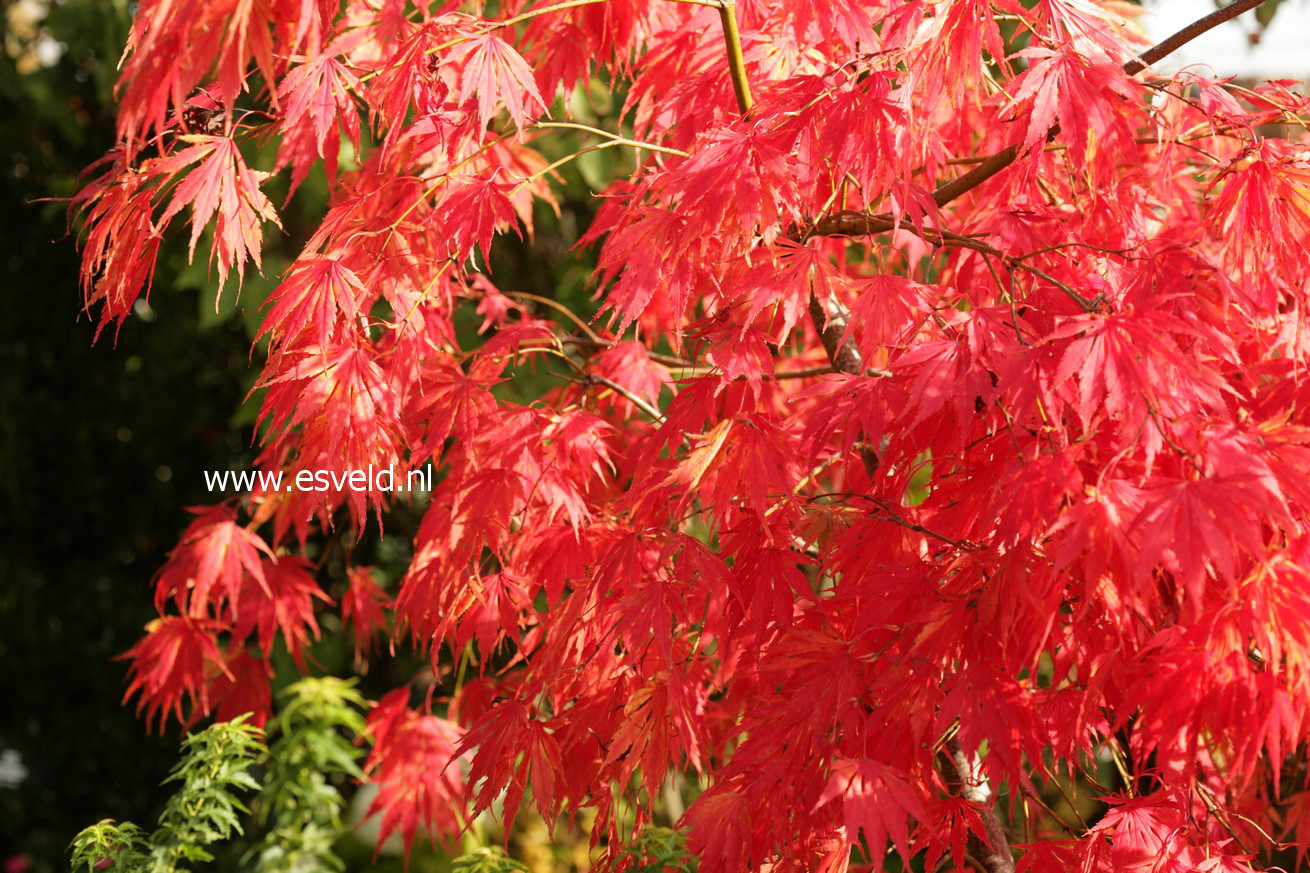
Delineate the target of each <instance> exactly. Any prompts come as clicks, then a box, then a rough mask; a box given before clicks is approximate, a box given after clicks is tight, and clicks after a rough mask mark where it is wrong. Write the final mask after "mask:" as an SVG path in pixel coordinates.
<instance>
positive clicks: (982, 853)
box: [946, 734, 1014, 873]
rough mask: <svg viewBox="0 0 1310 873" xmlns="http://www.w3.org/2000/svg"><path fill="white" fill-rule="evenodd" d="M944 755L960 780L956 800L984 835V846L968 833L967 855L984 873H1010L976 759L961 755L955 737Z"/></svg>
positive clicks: (1010, 858) (988, 788)
mask: <svg viewBox="0 0 1310 873" xmlns="http://www.w3.org/2000/svg"><path fill="white" fill-rule="evenodd" d="M946 754H947V756H949V757H950V759H951V766H952V767H953V768H954V770H955V773H956V776H957V777H958V778H959V780H960V783H959V784H960V789H959V795H960V797H962V798H964V799H965V800H967V801H969V803H971V804H973V805H974V806H975V807H976V808H977V810H978V815H979V816H980V817H981V818H982V824H983V830H984V831H986V832H987V843H984V842H983V841H982V840H981V839H979V838H978V835H977V834H975V833H974V832H973V831H972V830H970V831H969V838H968V850H967V851H968V853H969V855H971V856H973V857H974V858H977V859H978V860H979V861H980V862H981V864H982V866H983V869H984V870H986V871H987V873H1014V855H1013V854H1012V853H1011V852H1010V841H1009V839H1008V838H1007V837H1006V835H1005V826H1004V825H1002V824H1001V818H1000V816H998V815H997V814H996V810H995V808H994V807H993V806H992V789H991V786H990V785H988V784H987V777H985V776H983V775H982V773H981V772H979V769H978V759H977V756H976V755H974V756H970V755H968V754H966V753H965V751H964V749H963V747H961V746H960V738H959V735H958V734H956V735H954V736H952V737H951V738H950V739H948V740H947V741H946ZM988 844H990V845H988Z"/></svg>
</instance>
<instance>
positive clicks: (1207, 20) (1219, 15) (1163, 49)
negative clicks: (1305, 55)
mask: <svg viewBox="0 0 1310 873" xmlns="http://www.w3.org/2000/svg"><path fill="white" fill-rule="evenodd" d="M1264 2H1266V0H1237V2H1236V3H1233V4H1232V5H1230V6H1225V7H1224V8H1223V9H1219V10H1216V11H1214V12H1212V13H1210V14H1209V15H1207V16H1205V17H1204V18H1200V19H1197V20H1196V21H1194V22H1192V23H1191V24H1189V25H1187V26H1186V27H1184V28H1183V29H1182V30H1180V31H1178V32H1177V33H1175V34H1174V35H1173V36H1171V37H1169V38H1168V39H1166V40H1163V41H1162V42H1159V43H1156V44H1155V45H1153V46H1151V47H1150V48H1149V49H1147V50H1146V51H1144V52H1142V53H1141V54H1140V55H1138V56H1137V57H1135V58H1133V59H1132V60H1131V61H1129V62H1128V63H1126V64H1124V65H1123V69H1124V72H1125V73H1127V74H1128V75H1130V76H1131V75H1135V74H1136V73H1140V72H1141V71H1142V70H1145V69H1146V68H1147V67H1148V66H1149V65H1151V64H1153V63H1155V62H1156V61H1158V60H1160V59H1161V58H1163V57H1165V56H1167V55H1169V54H1172V53H1173V52H1175V51H1177V50H1178V49H1180V48H1182V47H1183V46H1184V45H1186V44H1187V43H1189V42H1191V41H1192V40H1194V39H1196V38H1197V37H1198V36H1200V35H1201V34H1203V33H1205V32H1206V31H1208V30H1210V29H1211V28H1214V27H1216V26H1218V25H1220V24H1223V23H1224V22H1225V21H1228V20H1230V19H1233V18H1236V17H1237V16H1239V15H1241V14H1242V13H1243V12H1246V11H1247V10H1249V9H1254V8H1255V7H1257V6H1259V5H1260V4H1261V3H1264ZM1059 132H1060V125H1058V124H1057V125H1055V126H1053V127H1052V128H1051V129H1050V130H1049V131H1048V132H1047V134H1046V138H1047V139H1048V140H1050V139H1051V138H1052V137H1054V136H1055V135H1056V134H1058V133H1059ZM1018 156H1019V147H1018V146H1009V147H1008V148H1005V149H1002V150H1001V151H999V152H997V153H996V154H994V155H992V156H991V157H990V158H987V159H986V160H984V161H983V162H982V163H981V164H979V165H978V166H976V167H974V168H973V169H972V170H970V171H969V172H967V173H965V174H964V175H963V176H961V177H960V178H958V179H955V180H954V181H951V182H947V183H946V184H945V185H943V186H941V187H940V188H938V189H937V190H936V191H934V192H933V195H932V199H933V200H935V201H936V202H937V205H938V206H945V205H946V204H947V203H950V202H951V201H952V200H954V199H956V198H957V197H960V196H961V195H963V194H966V193H968V192H969V191H972V190H973V189H974V188H977V187H978V186H979V185H981V184H982V183H983V182H986V181H987V180H988V179H990V178H991V177H992V176H995V175H996V174H997V173H999V172H1001V171H1002V170H1004V169H1005V168H1006V167H1008V166H1010V164H1012V163H1014V159H1015V158H1017V157H1018Z"/></svg>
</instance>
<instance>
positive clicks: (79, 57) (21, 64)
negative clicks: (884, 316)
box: [0, 0, 631, 873]
mask: <svg viewBox="0 0 1310 873" xmlns="http://www.w3.org/2000/svg"><path fill="white" fill-rule="evenodd" d="M133 5H134V4H130V3H129V2H127V0H62V2H51V0H17V2H14V0H6V2H4V3H3V12H4V17H5V24H6V28H5V41H4V56H3V58H0V113H2V115H0V117H2V118H3V123H2V124H0V151H2V152H3V164H2V165H0V179H2V180H0V197H2V198H3V201H2V203H0V209H2V210H3V212H2V213H0V214H3V215H4V216H5V217H6V221H5V232H4V233H3V234H0V274H2V275H3V276H4V280H3V285H4V288H5V292H6V293H5V295H4V304H5V312H4V317H3V318H2V319H0V870H3V873H24V871H32V873H46V871H53V870H63V869H67V866H68V847H69V843H70V841H71V840H72V839H73V836H74V835H75V834H76V833H77V832H78V831H80V830H81V829H82V828H84V827H87V826H88V825H91V824H93V823H95V822H97V821H99V820H101V819H103V818H107V817H112V818H115V819H118V820H131V821H135V822H138V823H142V824H143V825H147V826H148V825H149V824H151V823H153V822H154V821H155V820H156V818H157V817H158V815H159V813H160V811H161V810H162V809H163V806H164V803H165V802H166V800H167V799H168V797H169V795H170V793H171V791H170V789H169V788H168V787H163V786H161V785H160V783H161V781H162V780H163V779H164V778H165V777H166V776H167V774H168V772H169V768H170V767H171V766H172V765H173V764H174V763H175V762H176V761H177V760H178V754H179V753H178V744H179V741H180V739H181V734H180V731H179V730H178V729H177V727H176V726H172V727H170V728H169V730H168V731H167V732H166V734H165V735H164V736H162V737H160V736H151V735H149V734H147V732H146V729H145V726H144V724H143V723H142V722H141V721H140V720H139V719H137V718H136V716H135V715H134V713H133V711H132V709H131V707H130V706H127V707H125V706H124V705H123V704H122V694H123V691H124V689H125V687H126V683H125V681H124V677H125V669H126V667H125V664H124V663H123V662H122V661H118V660H115V657H116V656H117V655H119V654H120V653H122V652H123V651H125V650H126V649H127V648H128V647H129V646H131V645H132V644H133V643H134V642H135V641H136V640H137V639H138V638H139V636H140V635H141V633H142V632H143V628H144V626H145V624H146V623H147V622H148V621H149V620H150V619H151V618H153V617H154V615H155V613H154V610H153V608H152V605H151V598H152V594H151V585H150V581H151V577H152V576H153V574H154V572H155V571H156V569H157V568H158V567H159V566H160V565H161V564H162V563H163V561H164V559H165V557H166V555H167V553H168V551H169V550H170V549H171V548H172V546H173V545H174V543H175V542H176V538H177V536H178V534H179V533H180V531H181V529H182V527H183V526H184V525H185V524H186V522H187V519H188V516H187V514H186V512H185V510H184V507H188V506H194V505H200V504H206V503H212V502H214V501H215V500H216V499H217V498H216V496H213V495H210V494H209V493H208V492H207V491H206V489H205V486H204V480H203V477H202V471H204V470H210V469H213V470H221V469H237V470H240V469H246V468H248V467H249V465H250V463H251V462H252V460H253V458H254V456H255V454H256V451H255V448H254V446H253V433H252V430H251V428H252V424H253V420H254V411H255V410H256V409H257V404H258V398H257V397H255V398H253V399H250V400H247V399H246V395H247V393H248V391H249V388H250V386H251V385H252V384H253V382H254V379H255V375H256V373H257V372H258V364H259V360H258V357H259V356H258V351H256V354H255V359H254V360H253V362H252V360H251V358H250V353H251V337H252V336H253V333H254V329H255V328H256V327H257V325H258V323H259V305H260V303H261V302H262V301H263V299H264V298H265V296H266V295H267V294H268V292H269V291H270V290H271V288H272V287H273V285H274V284H275V283H276V281H277V278H278V276H279V274H280V272H281V270H282V269H283V268H284V267H285V265H286V264H288V263H289V262H290V261H291V260H292V259H293V258H294V257H295V255H296V252H297V251H298V249H299V246H300V244H301V243H302V242H303V240H304V239H306V238H307V237H308V235H309V234H310V233H311V232H312V230H313V228H314V226H315V223H316V219H317V217H318V216H321V214H322V211H323V209H324V207H325V199H326V193H325V192H326V184H325V182H324V180H323V178H322V176H321V173H320V174H318V175H317V177H315V176H311V180H310V181H309V182H307V183H306V184H305V185H304V186H303V187H302V188H301V189H300V190H299V191H298V192H297V194H296V197H295V199H294V200H293V201H292V202H291V203H290V204H288V205H286V206H281V204H282V203H283V201H284V200H285V190H286V188H285V185H286V180H285V178H283V179H279V180H276V181H274V182H273V183H271V184H270V186H269V193H270V196H271V198H272V200H273V201H274V203H276V204H279V206H280V208H279V211H280V213H281V216H282V220H283V224H284V225H285V228H286V232H285V233H284V234H283V233H278V232H277V230H276V229H275V228H271V227H270V228H266V230H267V233H266V240H265V258H266V260H265V270H264V276H262V277H261V276H258V275H251V276H248V277H247V280H246V282H245V285H244V287H243V288H242V289H241V292H240V297H239V299H238V298H237V296H236V295H235V293H234V292H235V287H234V284H233V285H232V286H230V287H229V288H228V289H227V290H226V291H225V292H224V295H223V296H222V297H221V298H220V299H219V300H218V301H217V303H216V301H215V294H214V287H215V282H214V281H213V278H212V277H211V276H210V275H209V272H208V270H207V269H206V263H205V259H204V257H203V255H202V256H201V257H198V258H197V259H196V262H195V263H193V264H188V263H187V262H186V256H185V249H184V247H183V246H181V245H178V244H177V240H174V241H172V242H173V245H172V246H171V247H166V249H165V251H164V253H163V255H162V256H161V259H160V265H159V270H158V273H157V276H156V280H155V284H154V289H153V291H152V293H151V295H150V298H149V302H148V303H146V302H145V301H141V302H139V303H138V305H137V307H136V310H135V313H134V315H133V317H131V318H129V319H128V320H127V321H126V322H125V323H124V324H123V325H122V328H121V330H120V331H119V332H118V333H117V335H116V336H115V335H114V333H113V332H112V328H110V329H107V330H106V332H105V334H104V335H103V336H101V338H100V339H99V341H98V342H97V341H95V322H94V319H93V318H92V317H91V316H90V315H88V313H86V312H84V311H82V309H81V305H80V297H79V291H78V284H77V283H78V257H77V252H76V247H75V243H74V239H73V238H72V237H71V236H70V234H69V233H68V229H67V220H66V215H65V204H64V203H62V202H59V201H58V198H63V197H67V196H68V195H69V194H70V193H71V192H72V191H73V190H74V187H75V183H76V179H77V176H78V174H79V173H80V172H81V171H82V169H83V168H84V167H85V166H86V165H88V164H89V163H91V162H92V161H93V160H95V159H97V158H99V157H100V156H101V155H103V154H104V153H105V151H107V150H108V149H109V148H110V147H111V146H112V145H113V136H114V133H113V132H114V110H113V103H112V94H113V80H114V76H115V73H116V69H115V68H116V64H117V60H118V57H119V55H120V53H121V50H122V46H123V43H124V40H125V38H126V34H127V25H128V21H129V20H130V19H129V16H130V14H131V9H132V6H133ZM600 93H601V91H600V89H598V91H597V95H599V94H600ZM597 95H590V99H589V98H588V97H587V96H584V95H574V97H573V99H572V100H571V101H570V103H571V107H572V109H573V110H574V112H575V114H580V120H596V119H597V118H600V117H602V116H605V115H612V114H613V113H614V112H615V111H616V108H615V106H614V104H613V103H611V102H608V98H607V97H600V96H597ZM561 108H562V107H561V106H559V105H557V107H556V109H557V112H556V114H559V112H558V110H560V109H561ZM609 121H610V122H611V126H612V125H613V119H612V118H611V119H609ZM583 144H584V143H582V142H579V141H578V140H577V139H576V137H574V136H572V135H564V136H559V135H554V136H552V137H551V138H550V139H549V141H543V142H542V143H541V144H540V147H541V148H542V150H543V151H545V152H546V153H547V157H548V158H554V157H558V156H559V155H563V154H566V153H568V152H572V151H575V150H577V149H578V148H579V147H580V146H581V145H583ZM265 148H267V146H265ZM248 157H249V158H251V160H252V162H253V163H254V164H255V165H257V166H264V167H268V166H271V165H272V160H271V154H264V155H261V154H259V152H258V150H256V151H252V153H251V154H250V155H248ZM627 161H631V157H630V156H627V155H621V154H619V150H617V149H611V150H606V151H603V152H597V153H593V154H589V155H587V156H585V157H584V158H582V159H580V160H577V161H574V162H572V163H570V164H569V165H567V166H566V167H564V168H562V169H561V170H560V176H559V178H558V179H557V186H556V191H557V196H558V198H559V201H560V212H559V215H558V216H556V215H555V213H554V212H553V211H552V210H551V209H550V208H549V207H547V206H542V207H541V208H539V209H538V210H537V215H536V224H537V230H536V234H535V235H534V236H533V237H532V238H530V239H525V240H523V241H521V242H519V241H516V240H515V238H514V237H513V236H510V237H508V238H506V240H505V243H504V244H498V246H497V250H496V251H495V253H494V256H493V262H492V265H491V266H492V278H493V280H494V281H495V282H496V284H497V285H498V286H499V287H501V288H502V290H506V291H522V292H528V293H531V294H535V295H539V296H542V297H549V298H552V299H555V300H558V301H560V302H563V303H565V304H566V305H568V306H569V307H571V308H573V309H574V310H575V311H576V312H578V313H579V314H581V315H583V317H584V318H585V317H588V316H590V314H592V313H593V312H594V311H595V302H594V301H593V300H592V299H591V296H592V293H593V291H594V289H593V288H591V287H590V286H589V285H588V279H587V277H588V276H589V274H590V271H591V262H590V257H591V255H590V253H575V252H572V251H571V247H572V245H573V243H574V242H575V241H576V239H577V236H578V234H579V232H580V229H582V228H585V227H587V225H588V224H589V223H590V221H591V217H592V214H593V211H594V208H595V204H594V203H593V202H592V201H591V200H590V193H591V191H592V190H595V189H599V188H600V187H601V186H602V185H603V180H604V179H606V178H608V177H609V176H611V174H612V173H613V172H614V171H616V170H617V169H619V167H617V166H615V165H614V163H613V162H627ZM203 248H204V247H203V246H202V247H201V249H202V251H203ZM541 314H542V315H543V316H548V315H550V313H549V311H548V310H547V311H543V312H542V313H541ZM476 326H477V320H474V319H473V318H472V317H470V318H469V319H468V322H467V330H468V331H469V332H472V331H473V330H475V329H476ZM545 382H546V376H545V374H544V373H538V374H536V375H535V376H534V375H533V374H531V373H529V374H526V375H524V376H522V377H520V378H518V379H516V380H515V381H514V382H513V383H511V384H509V385H506V386H504V388H503V389H502V390H504V391H506V392H509V393H510V394H511V395H513V396H514V399H516V400H519V401H526V400H530V399H531V398H532V397H533V396H535V395H536V394H537V393H539V392H540V391H541V390H542V388H543V387H544V385H545ZM421 511H422V506H421V505H419V506H413V507H401V508H400V509H399V510H398V511H397V513H396V514H395V517H394V518H388V520H387V527H386V531H387V536H386V537H385V539H382V538H379V537H378V536H377V531H376V530H375V529H374V530H370V531H368V532H366V533H365V535H364V537H363V538H362V539H361V540H360V542H359V544H358V546H357V547H355V549H354V553H353V555H352V560H353V561H354V562H355V563H357V564H371V565H373V566H375V567H376V568H377V571H376V576H377V578H378V579H379V581H381V582H383V584H384V585H387V586H394V584H395V581H396V579H397V578H398V577H399V575H400V574H401V573H402V572H403V569H404V567H405V565H406V563H407V559H408V554H409V546H408V543H409V540H410V537H411V536H412V533H413V531H414V530H415V528H416V526H417V522H418V518H419V515H420V514H421ZM338 558H339V556H338ZM341 563H342V562H341V561H340V560H339V559H334V560H333V561H330V562H329V577H330V578H328V579H326V580H324V584H325V587H327V589H328V591H329V593H331V594H334V595H335V594H338V593H339V592H340V590H341V588H342V587H343V586H344V578H343V575H344V574H343V572H342V566H341ZM324 618H325V619H326V621H325V624H324V635H323V639H322V640H321V641H320V642H319V643H318V644H317V645H316V646H315V647H314V648H313V650H312V651H311V656H312V659H313V660H312V662H314V663H317V664H318V665H320V668H319V669H320V672H322V673H324V674H328V675H333V674H335V675H339V676H346V675H350V674H351V673H352V672H353V670H354V665H353V663H352V661H353V644H352V641H351V640H350V639H349V637H348V635H346V634H343V633H341V632H340V626H339V623H337V622H336V620H335V617H333V616H331V615H328V616H325V617H324ZM279 659H280V668H279V671H278V677H277V680H276V682H275V691H276V689H277V688H279V687H284V686H286V685H287V684H288V683H290V682H291V681H292V680H293V679H294V678H295V675H296V674H295V671H294V669H293V668H292V667H291V665H290V663H289V659H287V658H286V657H285V654H284V653H280V655H279ZM426 665H427V661H426V659H425V658H419V657H416V656H414V655H413V654H412V653H405V652H402V653H400V654H398V655H396V656H392V655H389V654H388V655H385V656H379V657H376V658H374V660H373V662H372V663H371V664H370V668H369V671H368V675H367V677H366V678H365V680H364V682H363V684H362V685H361V690H362V691H363V692H364V693H365V694H366V695H368V696H370V697H374V698H376V697H377V696H378V695H379V694H380V693H382V692H384V691H386V690H389V689H391V688H395V687H398V686H400V685H403V684H404V683H405V682H407V681H409V680H410V679H411V678H412V677H413V676H414V675H415V674H416V673H422V671H423V670H424V669H425V668H426ZM426 681H427V682H428V683H429V684H431V683H433V682H435V683H437V685H438V690H440V688H441V686H442V685H443V684H446V685H449V684H451V683H452V682H453V677H451V676H447V675H442V676H433V675H431V673H430V671H429V673H428V674H427V680H426ZM420 685H421V683H420ZM422 690H423V689H422V688H421V687H420V689H419V690H418V691H416V695H418V694H420V693H421V692H422ZM360 795H361V796H359V797H356V798H355V799H354V803H353V805H352V808H351V812H350V814H351V815H352V816H353V817H355V818H356V819H357V818H358V817H359V815H360V813H361V811H362V809H363V808H364V807H366V803H365V801H366V799H367V798H366V796H363V795H365V792H360ZM256 830H257V829H256ZM481 830H482V831H483V836H485V837H487V838H489V839H492V840H496V839H499V837H500V834H499V831H498V830H497V829H496V828H495V827H494V826H491V827H489V828H483V829H481ZM369 833H370V829H369V827H368V825H367V824H366V825H365V826H364V827H363V828H361V829H359V831H358V833H357V834H356V835H353V836H349V837H347V838H346V839H344V840H342V841H341V844H340V845H339V846H338V851H339V852H340V853H341V855H342V857H343V858H344V859H345V860H346V861H347V864H348V869H352V870H358V869H378V870H389V869H395V870H400V869H402V862H401V859H400V856H399V855H398V854H396V853H395V852H393V851H390V849H391V848H394V847H389V851H387V852H384V854H383V856H382V858H381V859H380V860H379V861H378V862H377V863H376V864H374V862H373V851H372V845H371V844H370V843H369V842H368V839H367V838H368V836H369ZM253 844H254V841H253V838H252V839H250V840H241V839H238V840H236V841H234V842H233V843H232V844H231V845H230V846H229V847H228V849H227V850H226V851H225V852H223V853H221V854H220V856H219V858H218V860H217V861H216V862H215V864H214V867H215V868H216V869H233V870H235V869H241V863H240V858H241V855H242V854H243V853H244V852H245V851H246V850H248V849H249V848H250V847H251V846H252V845H253ZM587 849H588V847H587V838H586V836H585V834H583V833H582V831H581V830H579V829H578V827H577V826H576V825H569V824H567V823H564V824H563V825H561V827H560V828H557V830H556V832H555V834H554V839H552V838H551V836H550V834H549V831H548V829H547V828H546V827H545V823H543V822H540V821H537V822H533V821H531V820H523V821H520V822H519V823H518V825H517V826H516V830H515V832H514V833H513V834H512V839H511V850H512V851H511V853H512V854H515V855H516V856H518V857H520V858H522V859H523V860H525V861H526V862H527V863H528V865H529V866H530V867H531V869H533V870H534V871H553V870H571V869H585V868H586V867H588V866H589V864H588V860H587V859H588V851H587ZM448 868H449V859H448V858H446V857H445V856H444V855H443V854H441V853H440V852H437V851H434V850H432V849H430V848H428V849H420V850H419V851H417V852H416V853H415V855H414V857H413V858H412V859H411V864H410V869H411V870H415V871H420V873H421V871H427V870H444V869H448Z"/></svg>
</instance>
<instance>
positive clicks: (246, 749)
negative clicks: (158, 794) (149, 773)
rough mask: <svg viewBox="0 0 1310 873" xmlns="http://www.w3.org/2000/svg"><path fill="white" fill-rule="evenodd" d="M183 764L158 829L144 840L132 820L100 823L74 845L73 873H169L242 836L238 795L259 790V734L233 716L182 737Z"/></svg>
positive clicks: (206, 858)
mask: <svg viewBox="0 0 1310 873" xmlns="http://www.w3.org/2000/svg"><path fill="white" fill-rule="evenodd" d="M182 751H183V756H182V760H181V761H179V762H178V763H177V765H176V766H174V767H173V770H172V772H171V773H170V774H169V776H168V779H166V780H165V784H167V783H169V782H180V783H181V787H179V788H178V790H177V791H176V792H175V793H174V794H173V796H172V797H171V798H169V800H168V804H167V805H166V806H165V807H164V812H163V814H162V815H160V817H159V829H158V830H156V831H155V832H154V833H153V834H151V835H150V837H149V839H147V838H146V836H145V834H144V833H143V832H142V830H141V829H140V828H139V827H137V826H136V825H134V824H132V823H131V822H124V823H122V824H116V823H115V822H113V821H112V820H108V819H106V820H105V821H102V822H100V823H99V824H96V825H92V826H91V827H89V828H87V829H86V830H84V831H82V832H81V833H80V834H78V835H77V837H76V838H74V840H73V845H72V854H73V858H72V862H73V870H74V871H77V870H82V869H85V870H88V871H93V870H106V869H112V870H115V871H119V870H122V871H131V873H136V871H142V873H173V871H177V870H184V869H186V868H187V865H190V864H194V863H197V862H204V861H212V860H213V859H214V856H213V855H212V854H211V853H210V852H209V851H208V847H209V846H211V845H213V844H215V843H218V842H221V841H223V840H226V839H228V838H229V837H231V836H232V834H233V833H238V834H239V833H241V832H242V830H241V816H242V814H244V813H247V812H249V810H248V809H247V807H246V806H245V804H243V803H242V802H241V799H240V798H239V796H238V792H239V791H243V790H244V791H252V790H258V788H259V783H258V782H256V781H255V778H254V777H253V776H251V775H250V770H251V768H252V767H253V766H254V765H255V764H256V763H258V762H260V761H261V760H262V759H263V757H264V755H265V753H266V749H265V746H264V743H263V731H261V730H260V729H259V728H257V727H255V726H254V725H252V724H250V723H249V721H248V716H244V715H243V716H240V717H238V718H235V719H233V720H232V721H228V722H220V723H218V724H215V725H211V726H210V727H208V728H205V729H204V730H202V731H198V732H196V733H193V734H189V735H188V736H187V738H186V739H185V740H183V741H182Z"/></svg>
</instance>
